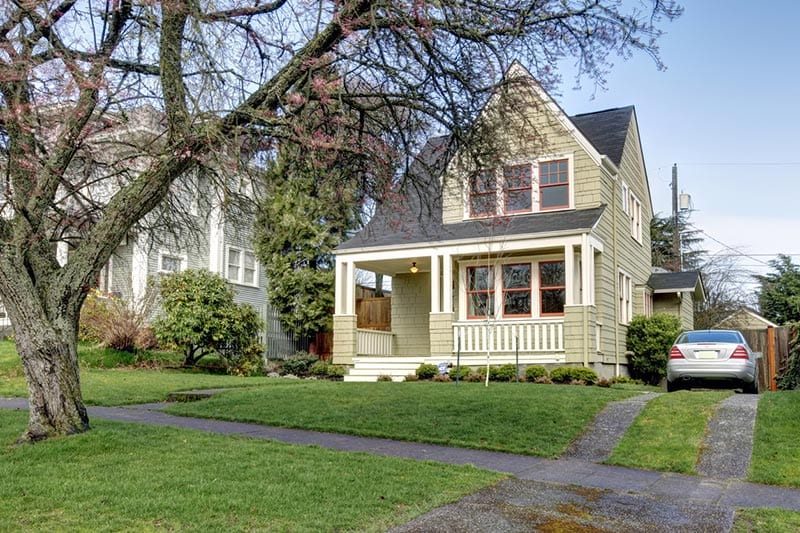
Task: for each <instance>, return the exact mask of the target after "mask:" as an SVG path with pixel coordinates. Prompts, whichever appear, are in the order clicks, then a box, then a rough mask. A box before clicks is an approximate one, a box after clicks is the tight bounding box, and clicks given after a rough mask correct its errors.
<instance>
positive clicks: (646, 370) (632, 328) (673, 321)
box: [627, 313, 681, 385]
mask: <svg viewBox="0 0 800 533" xmlns="http://www.w3.org/2000/svg"><path fill="white" fill-rule="evenodd" d="M680 332H681V323H680V321H679V320H678V318H677V317H675V316H673V315H668V314H666V313H656V314H654V315H653V316H651V317H645V316H635V317H633V320H631V323H630V324H628V340H627V347H628V351H630V352H631V353H630V354H629V355H628V370H629V371H630V374H631V377H633V378H637V379H641V380H642V381H644V382H645V383H647V384H648V385H658V384H659V383H660V382H661V380H662V379H663V378H664V377H665V376H666V375H667V359H668V358H669V350H670V347H671V346H672V343H673V342H675V339H676V338H677V337H678V335H679V334H680Z"/></svg>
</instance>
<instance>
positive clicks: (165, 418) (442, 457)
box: [0, 398, 800, 511]
mask: <svg viewBox="0 0 800 533" xmlns="http://www.w3.org/2000/svg"><path fill="white" fill-rule="evenodd" d="M166 405H167V404H148V405H137V406H129V407H89V408H88V409H89V416H90V417H93V418H102V419H106V420H117V421H122V422H137V423H141V424H152V425H159V426H171V427H179V428H186V429H195V430H200V431H207V432H211V433H220V434H224V435H241V436H246V437H252V438H259V439H271V440H277V441H281V442H287V443H291V444H302V445H314V446H320V447H322V448H329V449H334V450H342V451H355V452H367V453H372V454H376V455H388V456H393V457H405V458H409V459H416V460H425V461H437V462H440V463H447V464H455V465H464V464H471V465H474V466H476V467H478V468H485V469H488V470H494V471H497V472H504V473H508V474H512V475H514V476H516V477H517V478H519V479H523V480H530V481H538V482H548V483H560V484H566V485H579V486H582V487H588V488H594V489H610V490H615V491H625V492H634V493H641V494H651V495H656V496H666V497H671V498H680V499H683V500H691V501H693V502H698V503H701V502H702V503H707V504H714V505H725V506H733V507H780V508H784V509H791V510H796V511H800V489H792V488H784V487H776V486H771V485H761V484H757V483H748V482H745V481H740V480H736V479H715V478H711V477H704V476H689V475H682V474H673V473H669V472H656V471H651V470H636V469H632V468H624V467H617V466H609V465H603V464H596V463H592V462H589V461H585V460H581V459H556V460H551V459H542V458H540V457H532V456H527V455H515V454H509V453H499V452H490V451H483V450H470V449H465V448H450V447H447V446H437V445H433V444H423V443H417V442H403V441H394V440H389V439H376V438H369V437H357V436H352V435H342V434H335V433H324V432H320V431H306V430H299V429H286V428H278V427H269V426H261V425H258V424H245V423H240V422H226V421H222V420H207V419H201V418H188V417H179V416H174V415H169V414H166V413H163V412H160V411H158V409H159V408H161V407H164V406H166ZM0 408H5V409H27V401H26V400H24V399H18V398H15V399H6V398H0Z"/></svg>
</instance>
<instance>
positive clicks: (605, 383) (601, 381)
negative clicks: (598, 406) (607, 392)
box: [596, 378, 611, 389]
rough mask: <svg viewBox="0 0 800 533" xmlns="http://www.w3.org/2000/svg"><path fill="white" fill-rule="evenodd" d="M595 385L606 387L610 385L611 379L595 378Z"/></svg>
mask: <svg viewBox="0 0 800 533" xmlns="http://www.w3.org/2000/svg"><path fill="white" fill-rule="evenodd" d="M596 385H597V386H598V387H603V388H605V389H607V388H608V387H610V386H611V381H610V380H608V379H606V378H600V379H598V380H597V383H596Z"/></svg>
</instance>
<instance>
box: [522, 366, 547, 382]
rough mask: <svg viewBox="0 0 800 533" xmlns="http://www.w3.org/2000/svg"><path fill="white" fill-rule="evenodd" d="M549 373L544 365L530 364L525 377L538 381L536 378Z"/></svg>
mask: <svg viewBox="0 0 800 533" xmlns="http://www.w3.org/2000/svg"><path fill="white" fill-rule="evenodd" d="M546 375H547V369H546V368H545V367H543V366H542V365H530V366H529V367H528V368H526V369H525V379H526V380H528V381H536V378H541V377H544V376H546Z"/></svg>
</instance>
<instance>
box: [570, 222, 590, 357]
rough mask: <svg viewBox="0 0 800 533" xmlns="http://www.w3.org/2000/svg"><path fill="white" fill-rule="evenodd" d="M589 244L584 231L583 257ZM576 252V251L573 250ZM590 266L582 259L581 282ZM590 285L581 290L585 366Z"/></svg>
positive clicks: (587, 348)
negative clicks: (587, 302)
mask: <svg viewBox="0 0 800 533" xmlns="http://www.w3.org/2000/svg"><path fill="white" fill-rule="evenodd" d="M588 246H589V234H588V233H584V234H582V235H581V259H583V258H584V257H586V253H585V250H587V249H588V248H587V247H588ZM572 253H573V254H574V253H575V252H574V251H573V252H572ZM588 268H589V265H584V264H583V261H581V284H583V282H584V281H586V278H587V276H586V274H585V273H586V269H588ZM588 290H589V287H583V290H582V291H581V308H583V366H584V367H586V368H588V367H589V310H588V309H587V308H588V305H587V304H586V301H587V291H588Z"/></svg>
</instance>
